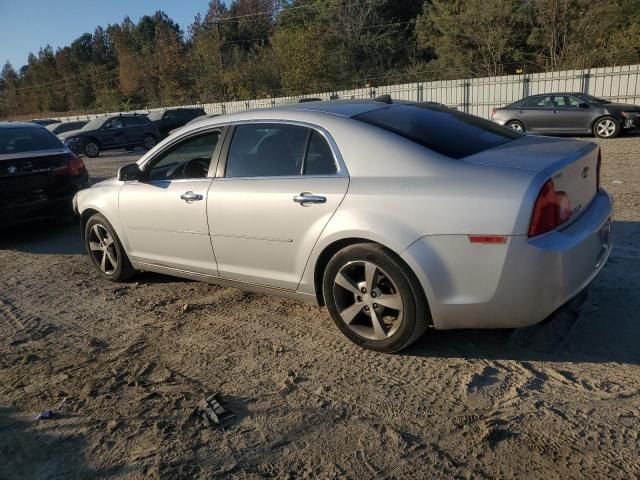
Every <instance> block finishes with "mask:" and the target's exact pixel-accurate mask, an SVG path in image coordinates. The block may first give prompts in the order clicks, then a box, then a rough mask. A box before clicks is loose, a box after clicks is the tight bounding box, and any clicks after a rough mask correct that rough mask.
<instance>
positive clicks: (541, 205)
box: [529, 180, 571, 237]
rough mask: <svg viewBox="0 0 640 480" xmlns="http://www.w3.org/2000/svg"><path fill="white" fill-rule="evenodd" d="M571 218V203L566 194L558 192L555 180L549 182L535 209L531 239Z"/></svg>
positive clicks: (541, 193) (542, 191) (543, 188)
mask: <svg viewBox="0 0 640 480" xmlns="http://www.w3.org/2000/svg"><path fill="white" fill-rule="evenodd" d="M570 218H571V202H570V201H569V197H568V196H567V194H566V193H565V192H556V191H555V188H554V186H553V180H548V181H547V183H545V184H544V186H543V187H542V190H540V193H539V194H538V198H537V199H536V203H535V205H534V207H533V215H532V216H531V225H530V226H529V237H535V236H537V235H542V234H543V233H547V232H550V231H551V230H554V229H556V228H558V227H559V226H560V225H562V224H563V223H565V222H567V221H568V220H569V219H570Z"/></svg>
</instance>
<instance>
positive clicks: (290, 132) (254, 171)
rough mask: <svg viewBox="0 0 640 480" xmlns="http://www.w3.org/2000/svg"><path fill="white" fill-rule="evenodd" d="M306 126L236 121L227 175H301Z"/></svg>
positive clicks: (306, 135)
mask: <svg viewBox="0 0 640 480" xmlns="http://www.w3.org/2000/svg"><path fill="white" fill-rule="evenodd" d="M308 135H309V129H308V128H305V127H298V126H295V125H281V124H250V125H239V126H237V127H236V129H235V133H234V134H233V140H232V141H231V147H230V148H229V156H228V157H227V167H226V172H225V176H226V177H272V176H292V175H300V172H301V171H302V159H303V158H304V152H305V147H306V145H307V137H308Z"/></svg>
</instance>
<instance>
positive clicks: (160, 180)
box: [119, 129, 221, 275]
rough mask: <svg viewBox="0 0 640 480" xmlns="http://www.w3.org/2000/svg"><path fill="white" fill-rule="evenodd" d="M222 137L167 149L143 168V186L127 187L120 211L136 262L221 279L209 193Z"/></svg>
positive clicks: (215, 134)
mask: <svg viewBox="0 0 640 480" xmlns="http://www.w3.org/2000/svg"><path fill="white" fill-rule="evenodd" d="M220 137H221V131H220V130H219V129H216V130H212V131H208V132H205V133H199V134H196V135H193V136H190V137H188V138H186V139H183V140H180V141H178V142H177V143H175V144H173V145H168V146H167V148H165V149H163V150H162V151H160V152H158V154H157V155H156V156H155V157H154V158H152V159H151V160H150V161H149V162H148V163H146V164H145V165H144V167H143V172H144V178H143V179H142V180H140V181H133V182H126V183H125V184H124V185H123V187H122V190H121V191H120V199H119V211H120V219H121V221H122V224H123V225H124V229H125V233H126V237H127V241H128V243H129V248H130V255H131V257H132V260H134V261H138V262H142V263H150V264H154V265H161V266H165V267H170V268H176V269H179V270H186V271H190V272H196V273H201V274H206V275H217V267H216V260H215V256H214V253H213V249H212V246H211V240H210V237H209V228H208V225H207V192H208V190H209V186H210V185H211V182H212V175H213V172H210V171H209V170H210V168H211V165H212V159H217V157H216V155H217V152H218V150H219V149H217V148H216V147H218V144H219V140H220ZM213 163H215V161H213Z"/></svg>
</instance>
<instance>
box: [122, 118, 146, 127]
mask: <svg viewBox="0 0 640 480" xmlns="http://www.w3.org/2000/svg"><path fill="white" fill-rule="evenodd" d="M124 119H125V124H126V126H127V127H138V126H140V125H146V124H147V119H146V118H145V117H143V116H139V117H124Z"/></svg>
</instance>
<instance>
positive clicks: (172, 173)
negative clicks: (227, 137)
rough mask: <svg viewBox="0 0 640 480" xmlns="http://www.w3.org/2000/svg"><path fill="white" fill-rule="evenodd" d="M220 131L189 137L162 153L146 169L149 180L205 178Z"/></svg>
mask: <svg viewBox="0 0 640 480" xmlns="http://www.w3.org/2000/svg"><path fill="white" fill-rule="evenodd" d="M219 139H220V131H218V130H216V131H213V132H208V133H206V134H204V135H199V136H197V137H191V138H188V139H186V140H183V141H182V142H180V143H178V144H177V145H175V146H174V147H172V148H171V149H170V150H169V151H167V152H164V153H162V154H161V155H160V156H159V157H158V158H157V159H155V160H154V161H153V164H152V165H151V168H150V169H149V170H148V174H147V178H148V179H149V180H177V179H195V178H206V177H207V176H208V174H209V167H210V165H211V158H212V157H213V152H214V151H215V149H216V146H217V145H218V140H219Z"/></svg>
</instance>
